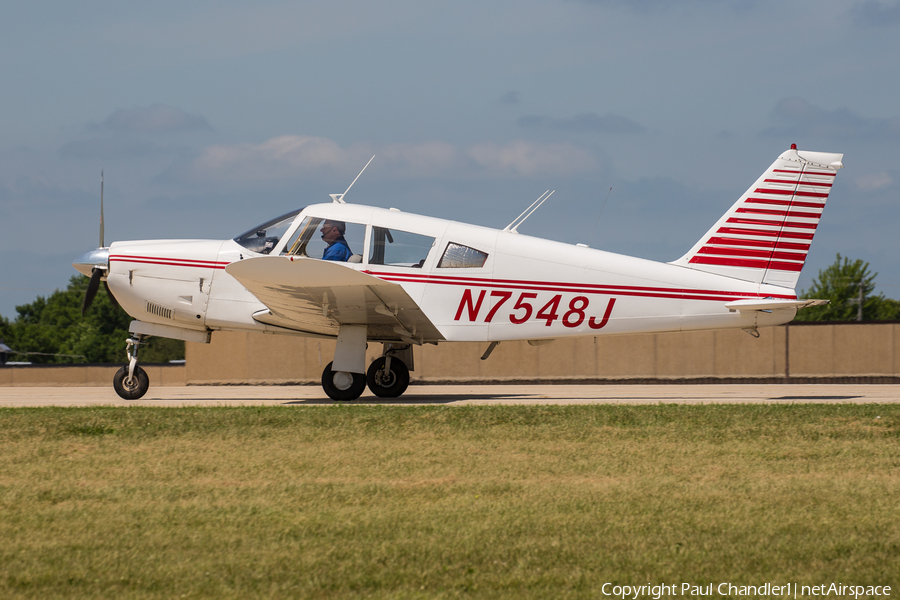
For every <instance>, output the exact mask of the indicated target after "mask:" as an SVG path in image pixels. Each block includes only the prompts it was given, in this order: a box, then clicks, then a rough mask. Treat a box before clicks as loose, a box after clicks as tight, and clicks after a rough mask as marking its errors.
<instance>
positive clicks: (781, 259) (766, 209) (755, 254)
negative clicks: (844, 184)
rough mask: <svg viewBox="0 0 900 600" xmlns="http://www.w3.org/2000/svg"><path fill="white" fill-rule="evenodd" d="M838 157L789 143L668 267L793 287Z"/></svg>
mask: <svg viewBox="0 0 900 600" xmlns="http://www.w3.org/2000/svg"><path fill="white" fill-rule="evenodd" d="M843 156H844V155H843V154H831V153H826V152H806V151H802V150H797V146H796V145H791V149H790V150H788V151H787V152H785V153H784V154H782V155H781V156H779V157H778V160H776V161H775V162H774V163H773V164H772V166H771V167H769V168H768V169H767V170H766V172H765V173H763V175H762V176H761V177H760V178H759V179H758V180H757V181H756V183H754V184H753V185H752V186H751V187H750V189H748V190H747V191H746V192H744V195H743V196H741V197H740V199H739V200H738V201H737V202H736V203H735V204H734V206H732V207H731V209H730V210H729V211H728V212H727V213H725V215H724V216H723V217H722V218H721V219H719V221H718V222H717V223H716V224H715V225H713V227H712V229H710V230H709V231H707V232H706V235H704V236H703V237H702V238H700V241H699V242H697V244H696V245H695V246H694V247H693V248H691V250H690V252H688V253H687V254H685V255H684V256H682V257H681V258H679V259H678V260H676V261H674V262H673V263H672V264H675V265H681V266H684V267H688V268H690V269H695V270H698V271H707V272H709V273H717V274H719V275H726V276H728V277H734V278H736V279H743V280H745V281H753V282H755V283H768V284H772V285H779V286H784V287H788V288H791V289H793V288H794V287H795V286H796V285H797V279H798V278H799V277H800V270H801V269H802V268H803V263H804V262H806V254H807V252H808V251H809V246H810V244H811V243H812V239H813V236H814V235H815V233H816V227H818V225H819V219H820V218H821V216H822V210H823V209H824V208H825V201H826V200H827V199H828V193H829V192H830V191H831V186H832V184H833V183H834V177H835V174H836V173H837V170H838V169H840V168H841V167H842V166H843V165H842V164H841V159H842V158H843Z"/></svg>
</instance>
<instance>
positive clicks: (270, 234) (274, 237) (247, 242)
mask: <svg viewBox="0 0 900 600" xmlns="http://www.w3.org/2000/svg"><path fill="white" fill-rule="evenodd" d="M301 210H303V209H297V210H294V211H291V212H289V213H287V214H285V215H281V216H280V217H278V218H277V219H272V220H271V221H268V222H266V223H263V224H262V225H260V226H259V227H254V228H253V229H251V230H249V231H247V232H245V233H242V234H241V235H239V236H237V237H236V238H234V241H235V242H237V243H238V244H240V245H241V246H243V247H244V248H246V249H247V250H250V251H251V252H258V253H259V254H268V253H269V252H271V251H272V250H273V249H274V248H275V246H277V245H278V242H279V240H281V236H283V235H284V234H285V232H286V231H287V230H288V229H290V227H291V224H292V223H293V222H294V218H295V217H296V216H297V215H298V214H299V213H300V211H301Z"/></svg>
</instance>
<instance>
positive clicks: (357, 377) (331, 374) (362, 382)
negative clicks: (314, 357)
mask: <svg viewBox="0 0 900 600" xmlns="http://www.w3.org/2000/svg"><path fill="white" fill-rule="evenodd" d="M331 365H332V363H328V366H327V367H325V370H324V371H322V389H323V390H325V393H326V394H328V397H329V398H331V399H332V400H337V401H338V402H346V401H348V400H356V399H357V398H359V397H360V396H361V395H362V393H363V391H365V389H366V376H365V375H363V374H362V373H348V372H347V371H332V370H331ZM347 375H350V378H348V377H347Z"/></svg>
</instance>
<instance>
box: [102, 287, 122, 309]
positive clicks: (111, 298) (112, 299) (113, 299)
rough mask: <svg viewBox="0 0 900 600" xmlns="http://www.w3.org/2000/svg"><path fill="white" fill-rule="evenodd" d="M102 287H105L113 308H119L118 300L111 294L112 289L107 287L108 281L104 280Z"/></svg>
mask: <svg viewBox="0 0 900 600" xmlns="http://www.w3.org/2000/svg"><path fill="white" fill-rule="evenodd" d="M103 287H105V288H106V295H107V296H109V301H110V302H111V303H112V305H113V307H114V308H119V301H118V300H116V297H115V296H113V293H112V290H111V289H109V283H108V282H106V281H104V282H103Z"/></svg>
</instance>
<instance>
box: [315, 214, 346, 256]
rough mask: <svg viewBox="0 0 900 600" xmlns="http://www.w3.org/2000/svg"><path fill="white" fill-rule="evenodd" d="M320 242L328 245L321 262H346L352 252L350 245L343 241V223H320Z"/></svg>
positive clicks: (344, 227) (344, 228)
mask: <svg viewBox="0 0 900 600" xmlns="http://www.w3.org/2000/svg"><path fill="white" fill-rule="evenodd" d="M319 231H321V232H322V240H324V241H325V243H326V244H328V247H327V248H325V253H324V254H322V260H336V261H341V262H347V261H348V260H349V259H350V257H351V256H353V251H352V250H350V245H349V244H348V243H347V240H345V239H344V232H345V231H347V225H346V223H344V222H343V221H330V220H328V221H325V222H324V223H322V229H320V230H319Z"/></svg>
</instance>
